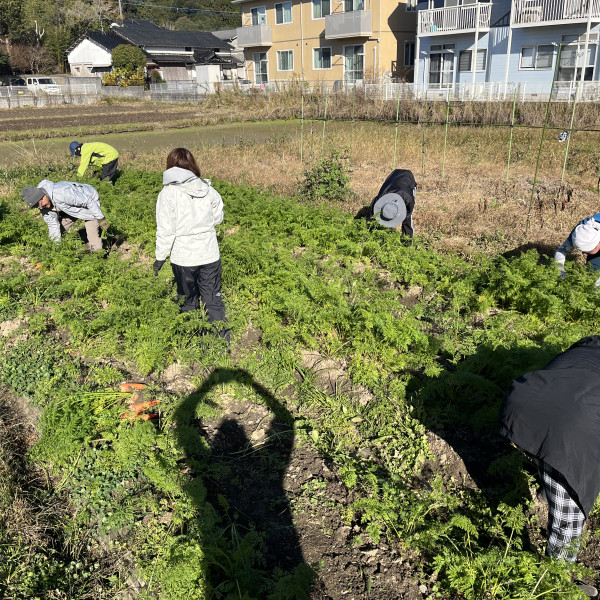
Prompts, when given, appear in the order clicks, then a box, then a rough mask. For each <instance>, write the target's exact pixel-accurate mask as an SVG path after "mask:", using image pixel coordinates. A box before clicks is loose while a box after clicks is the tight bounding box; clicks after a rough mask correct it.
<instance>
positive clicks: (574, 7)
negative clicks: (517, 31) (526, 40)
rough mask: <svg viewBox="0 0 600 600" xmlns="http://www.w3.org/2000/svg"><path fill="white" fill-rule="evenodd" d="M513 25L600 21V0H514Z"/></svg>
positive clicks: (526, 25)
mask: <svg viewBox="0 0 600 600" xmlns="http://www.w3.org/2000/svg"><path fill="white" fill-rule="evenodd" d="M514 6H515V12H514V15H513V21H512V25H513V27H535V26H538V25H567V24H569V23H585V22H587V20H588V16H591V19H592V22H593V23H598V22H600V0H515V5H514Z"/></svg>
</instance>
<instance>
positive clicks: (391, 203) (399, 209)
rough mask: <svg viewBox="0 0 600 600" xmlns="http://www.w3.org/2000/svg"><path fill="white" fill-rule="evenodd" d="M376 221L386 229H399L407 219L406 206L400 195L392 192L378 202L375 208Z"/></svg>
mask: <svg viewBox="0 0 600 600" xmlns="http://www.w3.org/2000/svg"><path fill="white" fill-rule="evenodd" d="M373 216H374V217H375V220H376V221H377V222H378V223H379V224H380V225H383V226H385V227H397V226H398V225H400V223H402V221H404V219H405V218H406V204H404V200H403V199H402V196H400V194H395V193H394V192H391V193H390V194H385V195H384V196H381V198H379V200H377V201H376V202H375V204H374V206H373Z"/></svg>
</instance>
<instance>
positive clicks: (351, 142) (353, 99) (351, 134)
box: [350, 86, 356, 164]
mask: <svg viewBox="0 0 600 600" xmlns="http://www.w3.org/2000/svg"><path fill="white" fill-rule="evenodd" d="M355 105H356V86H354V91H353V92H352V127H351V128H350V164H352V145H353V142H354V127H355V124H356V121H355V119H354V108H355Z"/></svg>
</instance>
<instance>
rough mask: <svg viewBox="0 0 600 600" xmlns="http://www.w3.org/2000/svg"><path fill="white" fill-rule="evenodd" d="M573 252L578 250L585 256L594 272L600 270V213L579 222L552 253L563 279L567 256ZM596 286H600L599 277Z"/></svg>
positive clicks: (565, 274) (565, 273)
mask: <svg viewBox="0 0 600 600" xmlns="http://www.w3.org/2000/svg"><path fill="white" fill-rule="evenodd" d="M573 250H579V251H580V252H582V253H583V254H585V255H586V262H587V263H588V265H590V266H591V267H592V269H593V270H594V271H597V270H600V213H596V214H595V215H592V216H591V217H587V218H586V219H583V220H582V221H580V222H579V223H578V224H577V225H576V226H575V228H574V229H573V231H571V233H570V234H569V237H568V238H567V239H566V240H565V241H564V242H563V243H562V244H561V245H560V247H559V248H558V249H557V250H556V252H555V253H554V260H555V261H556V263H557V264H558V268H559V269H560V276H561V278H563V279H564V278H565V277H566V276H567V272H566V271H565V260H566V258H567V254H569V253H570V252H572V251H573ZM596 285H597V286H600V277H599V278H598V280H597V281H596Z"/></svg>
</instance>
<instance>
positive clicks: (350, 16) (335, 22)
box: [325, 10, 373, 40]
mask: <svg viewBox="0 0 600 600" xmlns="http://www.w3.org/2000/svg"><path fill="white" fill-rule="evenodd" d="M371 22H372V13H371V11H370V10H353V11H352V12H343V13H333V14H331V15H327V16H326V17H325V38H326V39H328V40H336V39H340V38H351V37H371V34H372V33H373V26H372V24H371Z"/></svg>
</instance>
